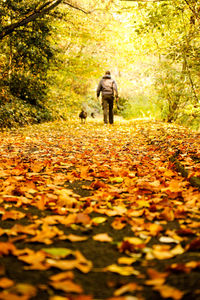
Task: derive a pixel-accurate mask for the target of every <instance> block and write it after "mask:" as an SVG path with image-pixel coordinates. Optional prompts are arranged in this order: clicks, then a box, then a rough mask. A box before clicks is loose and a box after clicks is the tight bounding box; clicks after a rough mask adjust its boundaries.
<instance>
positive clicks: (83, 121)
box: [79, 109, 87, 123]
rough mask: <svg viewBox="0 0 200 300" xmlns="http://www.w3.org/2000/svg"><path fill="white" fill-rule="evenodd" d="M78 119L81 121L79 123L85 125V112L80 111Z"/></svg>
mask: <svg viewBox="0 0 200 300" xmlns="http://www.w3.org/2000/svg"><path fill="white" fill-rule="evenodd" d="M79 118H80V119H81V123H85V122H86V119H87V112H86V111H85V110H84V109H82V111H81V112H80V114H79Z"/></svg>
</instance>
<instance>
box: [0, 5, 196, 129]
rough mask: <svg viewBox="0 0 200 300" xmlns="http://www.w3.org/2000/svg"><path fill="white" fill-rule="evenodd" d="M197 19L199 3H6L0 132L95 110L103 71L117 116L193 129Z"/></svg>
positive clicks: (1, 21) (0, 14)
mask: <svg viewBox="0 0 200 300" xmlns="http://www.w3.org/2000/svg"><path fill="white" fill-rule="evenodd" d="M199 16H200V3H199V1H197V0H174V1H169V0H168V1H165V0H162V1H161V0H160V1H158V0H156V1H148V0H146V1H134V0H132V1H131V0H129V1H124V0H101V1H96V0H84V1H83V0H82V1H75V0H74V1H73V0H68V1H67V0H66V1H65V0H52V1H50V0H49V1H47V0H46V1H43V3H42V4H41V1H38V0H29V1H28V0H15V1H10V0H2V1H1V2H0V42H1V43H0V76H1V80H0V126H1V127H12V126H16V125H26V124H30V123H38V122H43V121H50V120H55V119H68V118H70V117H72V116H77V113H78V111H79V110H80V108H81V107H82V106H84V107H85V108H86V109H87V110H88V111H89V112H91V111H95V112H97V113H98V112H100V107H99V104H98V103H97V100H96V93H95V90H96V86H97V84H98V81H99V79H100V78H101V76H102V75H103V73H104V72H105V70H107V69H109V70H110V71H111V73H112V76H113V77H114V78H115V79H116V81H117V82H118V85H119V92H120V99H119V100H120V111H118V112H117V113H118V114H121V115H122V116H123V117H125V118H133V117H135V118H138V117H152V118H159V119H162V120H165V121H168V122H174V121H176V122H178V123H181V124H184V125H188V126H192V127H193V128H198V124H199V118H200V104H199V98H200V84H199V82H200V80H199V79H200V72H199V70H200V31H199V29H200V17H199Z"/></svg>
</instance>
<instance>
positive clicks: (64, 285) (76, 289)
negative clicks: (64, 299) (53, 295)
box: [50, 280, 83, 294]
mask: <svg viewBox="0 0 200 300" xmlns="http://www.w3.org/2000/svg"><path fill="white" fill-rule="evenodd" d="M50 285H51V286H53V288H54V289H57V290H62V291H64V292H67V293H77V294H80V293H82V292H83V289H82V287H80V285H78V284H76V283H74V282H72V281H70V280H65V281H58V282H51V283H50Z"/></svg>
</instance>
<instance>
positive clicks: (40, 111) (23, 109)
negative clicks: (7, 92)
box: [0, 98, 53, 128]
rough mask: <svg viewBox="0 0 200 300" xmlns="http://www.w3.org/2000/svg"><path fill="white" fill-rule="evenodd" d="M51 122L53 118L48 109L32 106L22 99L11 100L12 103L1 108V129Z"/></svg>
mask: <svg viewBox="0 0 200 300" xmlns="http://www.w3.org/2000/svg"><path fill="white" fill-rule="evenodd" d="M51 120H53V117H52V115H51V113H50V111H49V110H48V109H46V108H44V107H41V106H33V105H30V104H29V103H27V102H25V101H23V100H21V99H17V98H10V102H7V103H6V104H4V105H1V106H0V128H12V127H18V126H25V125H28V124H34V123H41V122H45V121H51Z"/></svg>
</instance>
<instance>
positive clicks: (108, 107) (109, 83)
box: [97, 71, 119, 124]
mask: <svg viewBox="0 0 200 300" xmlns="http://www.w3.org/2000/svg"><path fill="white" fill-rule="evenodd" d="M100 93H101V96H102V102H101V100H100V102H101V104H102V108H103V120H104V124H107V123H108V119H109V123H110V124H113V122H114V118H113V104H114V99H115V98H116V103H117V105H118V100H119V98H118V89H117V84H116V82H115V80H113V79H112V78H111V73H110V71H106V73H105V75H104V76H103V77H102V79H101V80H100V82H99V84H98V87H97V99H98V100H99V96H100Z"/></svg>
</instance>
